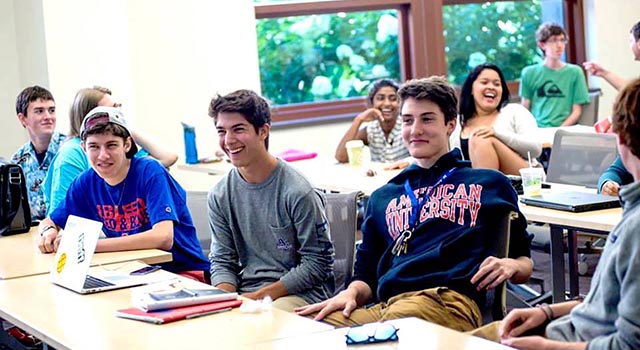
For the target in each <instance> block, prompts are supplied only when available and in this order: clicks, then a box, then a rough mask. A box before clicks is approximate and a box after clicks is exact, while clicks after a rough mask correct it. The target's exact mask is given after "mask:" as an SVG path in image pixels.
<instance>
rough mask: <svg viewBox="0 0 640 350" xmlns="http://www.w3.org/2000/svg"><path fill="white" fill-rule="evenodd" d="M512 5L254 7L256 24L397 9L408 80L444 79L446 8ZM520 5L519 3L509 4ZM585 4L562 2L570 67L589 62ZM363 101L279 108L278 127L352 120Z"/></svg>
mask: <svg viewBox="0 0 640 350" xmlns="http://www.w3.org/2000/svg"><path fill="white" fill-rule="evenodd" d="M501 1H508V0H484V1H481V0H328V1H316V2H288V3H269V4H255V5H254V10H255V18H256V20H259V19H266V18H279V17H288V16H304V15H314V14H332V13H337V12H358V11H375V10H385V9H394V10H397V11H398V22H399V25H400V28H399V30H398V49H399V51H400V55H399V56H400V76H401V79H402V80H403V81H404V80H407V79H412V78H416V77H424V76H429V75H446V74H447V63H446V56H445V50H444V49H445V42H444V35H431V36H429V37H428V38H427V35H420V33H443V30H444V25H443V19H442V7H443V6H447V5H464V4H473V3H484V2H501ZM511 1H519V0H511ZM583 1H584V0H562V2H563V11H564V27H565V30H566V31H567V34H568V35H569V38H571V40H570V41H569V45H568V46H567V49H566V55H567V56H566V57H567V61H568V62H583V61H584V60H585V58H586V52H585V38H584V32H585V31H584V14H583V11H582V9H583ZM518 87H519V83H518V82H509V89H510V90H511V91H513V92H515V91H518ZM365 104H366V103H365V98H364V97H358V98H350V99H344V100H334V101H323V102H309V103H300V104H290V105H281V106H275V108H274V109H273V115H272V119H273V122H274V124H276V125H278V124H298V123H305V122H317V121H322V120H335V119H346V118H353V116H354V115H356V114H357V113H359V112H361V111H362V110H363V108H365Z"/></svg>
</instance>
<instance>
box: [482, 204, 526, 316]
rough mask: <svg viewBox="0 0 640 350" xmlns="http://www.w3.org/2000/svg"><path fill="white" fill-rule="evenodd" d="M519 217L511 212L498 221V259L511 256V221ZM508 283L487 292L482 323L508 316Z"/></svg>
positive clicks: (496, 244) (496, 249)
mask: <svg viewBox="0 0 640 350" xmlns="http://www.w3.org/2000/svg"><path fill="white" fill-rule="evenodd" d="M517 217H518V213H516V212H509V213H507V214H506V215H504V217H503V218H502V219H501V220H499V221H498V225H497V227H498V230H499V233H500V234H499V235H498V236H497V237H496V238H497V239H496V241H495V242H494V243H495V245H494V250H495V254H496V255H495V256H496V257H497V258H506V257H507V256H509V240H510V237H511V221H512V220H514V219H516V218H517ZM507 293H508V291H507V282H503V283H501V284H500V285H498V286H497V287H496V288H494V289H493V290H492V291H489V292H487V299H486V300H487V301H486V306H485V308H484V310H482V323H483V324H488V323H490V322H492V321H497V320H501V319H503V318H504V316H505V315H506V314H507Z"/></svg>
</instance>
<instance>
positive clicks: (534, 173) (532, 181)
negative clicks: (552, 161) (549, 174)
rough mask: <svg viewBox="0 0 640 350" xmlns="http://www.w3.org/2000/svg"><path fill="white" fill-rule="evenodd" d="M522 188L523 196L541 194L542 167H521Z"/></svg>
mask: <svg viewBox="0 0 640 350" xmlns="http://www.w3.org/2000/svg"><path fill="white" fill-rule="evenodd" d="M520 176H521V177H522V190H523V192H524V195H525V196H539V195H541V194H542V179H543V178H544V170H543V169H542V168H522V169H520Z"/></svg>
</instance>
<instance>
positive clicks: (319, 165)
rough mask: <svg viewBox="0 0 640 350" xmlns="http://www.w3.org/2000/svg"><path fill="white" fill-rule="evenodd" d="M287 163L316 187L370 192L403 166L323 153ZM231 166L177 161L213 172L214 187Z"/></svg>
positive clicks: (183, 168)
mask: <svg viewBox="0 0 640 350" xmlns="http://www.w3.org/2000/svg"><path fill="white" fill-rule="evenodd" d="M288 164H289V165H291V166H292V167H294V168H295V169H297V170H299V171H300V172H301V173H302V174H304V175H305V176H306V177H307V179H308V180H309V181H310V182H311V184H312V185H313V186H314V187H316V188H320V189H323V190H326V191H332V192H353V191H362V192H364V194H365V195H370V194H371V193H372V192H373V191H375V190H376V189H378V188H380V187H381V186H382V185H384V184H386V183H387V182H388V181H389V180H390V179H391V178H393V177H394V176H396V175H398V174H399V173H400V172H401V170H384V167H385V166H388V164H384V163H378V162H371V163H369V164H363V165H362V166H360V167H352V166H350V165H349V164H348V163H337V162H336V160H335V159H333V158H330V157H322V156H318V157H316V158H313V159H305V160H299V161H295V162H290V163H288ZM232 167H233V166H232V165H231V164H229V163H227V162H224V161H223V162H217V163H198V164H180V165H178V170H179V171H188V172H194V173H205V174H210V175H214V176H213V177H212V179H211V181H210V182H209V184H210V187H212V186H213V185H214V184H215V183H217V181H220V179H221V178H222V176H223V175H224V174H226V173H227V172H229V170H231V169H232ZM368 170H373V173H372V172H369V173H367V171H368ZM370 175H373V176H370ZM175 177H176V178H177V179H178V178H180V179H178V182H180V183H181V184H182V185H183V187H185V188H187V189H188V190H191V189H192V187H193V186H194V185H192V184H191V183H190V182H191V181H192V180H190V179H189V178H187V177H186V176H184V175H183V174H182V173H176V176H175ZM181 179H184V180H181ZM196 182H197V183H198V184H195V187H196V188H198V189H201V188H202V185H200V184H199V183H202V181H201V180H199V177H198V180H196ZM210 187H209V188H210Z"/></svg>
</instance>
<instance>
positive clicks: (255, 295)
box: [242, 291, 262, 300]
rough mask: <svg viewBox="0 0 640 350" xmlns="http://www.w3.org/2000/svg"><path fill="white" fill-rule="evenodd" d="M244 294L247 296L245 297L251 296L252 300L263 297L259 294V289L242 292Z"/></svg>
mask: <svg viewBox="0 0 640 350" xmlns="http://www.w3.org/2000/svg"><path fill="white" fill-rule="evenodd" d="M242 296H243V297H245V298H249V299H251V300H259V299H262V298H260V296H259V295H258V292H257V291H255V292H250V293H242Z"/></svg>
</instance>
